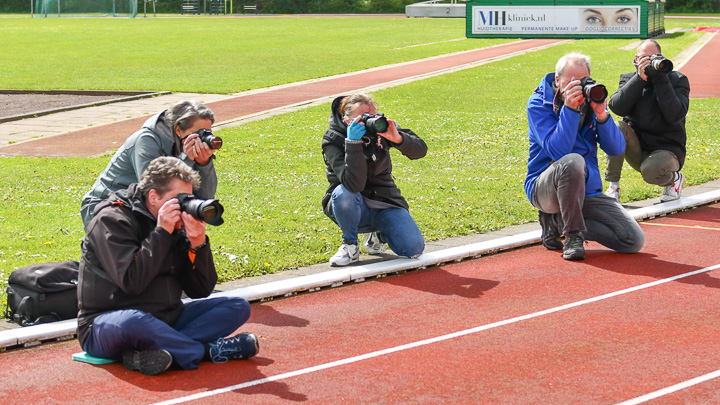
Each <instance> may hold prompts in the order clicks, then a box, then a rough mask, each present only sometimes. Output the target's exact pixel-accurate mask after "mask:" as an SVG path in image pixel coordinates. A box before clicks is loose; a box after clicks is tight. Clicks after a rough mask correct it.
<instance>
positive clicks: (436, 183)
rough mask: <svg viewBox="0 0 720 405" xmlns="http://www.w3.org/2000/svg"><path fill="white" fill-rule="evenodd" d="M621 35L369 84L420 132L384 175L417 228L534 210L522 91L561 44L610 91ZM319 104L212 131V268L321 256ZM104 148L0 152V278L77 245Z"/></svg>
mask: <svg viewBox="0 0 720 405" xmlns="http://www.w3.org/2000/svg"><path fill="white" fill-rule="evenodd" d="M433 21H434V20H433ZM674 21H675V20H673V21H668V25H671V24H673V23H674ZM700 25H702V24H700ZM702 35H703V33H698V32H682V33H676V34H673V35H671V36H670V37H669V38H667V39H664V40H662V41H661V43H662V44H663V47H664V51H665V53H666V55H667V56H669V57H670V58H672V57H673V56H675V55H677V53H679V52H680V51H682V50H683V49H684V48H685V47H687V46H688V45H690V44H692V43H693V42H694V41H696V40H697V39H698V38H700V36H702ZM631 42H633V40H629V39H626V40H619V39H616V40H612V39H597V40H583V41H573V42H571V43H568V44H563V45H560V46H556V47H553V48H549V49H546V50H543V51H539V52H535V53H530V54H526V55H523V56H518V57H513V58H511V59H508V60H503V61H499V62H495V63H491V64H488V65H484V66H481V67H477V68H473V69H468V70H464V71H460V72H456V73H453V74H448V75H444V76H439V77H433V78H429V79H426V80H422V81H418V82H413V83H409V84H405V85H402V86H398V87H395V88H390V89H386V90H382V91H377V92H375V93H374V96H375V98H376V99H377V101H378V102H379V103H380V111H383V112H385V113H386V114H387V115H388V116H389V117H391V118H394V119H396V120H397V121H398V122H399V124H400V125H401V126H404V127H407V128H411V129H413V130H415V131H416V132H417V133H418V134H420V135H421V136H422V137H423V138H424V139H425V140H426V142H427V143H428V146H429V153H428V156H427V157H425V158H424V159H420V160H417V161H409V160H407V159H405V158H404V157H402V155H400V154H399V153H396V151H395V152H393V153H395V154H394V166H395V168H394V174H395V176H396V179H397V183H398V185H399V186H400V188H401V189H402V190H403V194H404V195H405V196H406V197H407V198H408V200H409V202H410V205H411V213H412V214H413V216H414V217H415V219H416V220H417V222H418V224H419V226H420V228H421V230H422V231H423V233H424V235H425V237H426V239H427V240H438V239H442V238H447V237H452V236H459V235H465V234H472V233H478V232H488V231H491V230H495V229H500V228H503V227H506V226H509V225H513V224H520V223H526V222H530V221H535V220H536V215H537V213H536V211H535V210H534V209H533V208H532V206H531V205H530V204H529V202H528V201H527V198H526V197H525V194H524V191H523V181H524V178H525V171H526V161H527V135H526V133H527V121H526V117H525V105H526V102H527V99H528V97H529V95H530V94H531V92H532V90H533V89H534V88H535V87H536V86H537V84H538V83H539V81H540V79H541V77H542V76H543V75H544V74H545V73H547V72H549V71H552V70H553V69H554V65H555V62H556V61H557V59H558V58H559V57H560V56H562V55H563V54H564V53H566V52H569V51H580V52H584V53H587V54H589V55H591V56H592V59H593V77H594V78H595V79H597V80H598V81H600V82H602V83H604V84H606V85H607V86H608V88H609V90H610V91H611V92H612V91H614V90H615V88H616V86H617V81H618V77H619V75H620V73H622V72H627V71H630V70H631V69H632V65H631V63H630V61H631V60H632V56H633V54H634V51H633V50H630V51H624V50H619V48H621V47H623V46H625V45H627V44H629V43H631ZM719 108H720V99H706V100H692V101H691V106H690V113H689V115H688V119H687V129H688V157H687V160H686V166H685V168H684V169H683V172H684V173H685V174H686V176H687V178H688V183H689V184H690V185H692V184H700V183H702V182H706V181H709V180H712V179H716V178H718V177H720V168H718V164H717V162H718V161H720V145H719V143H720V141H718V139H717V137H716V136H714V134H715V133H716V131H717V115H716V114H717V111H718V109H719ZM328 114H329V105H327V104H325V105H321V106H317V107H312V108H308V109H306V110H302V111H298V112H295V113H292V114H284V115H280V116H276V117H272V118H268V119H265V120H261V121H256V122H251V123H248V124H245V125H243V126H240V127H236V128H231V129H226V130H223V131H220V132H219V135H221V136H222V137H223V140H224V141H225V144H224V146H223V148H222V149H221V150H220V151H219V152H218V159H217V162H216V167H217V170H218V176H219V183H220V184H219V189H218V195H217V196H218V198H219V199H220V200H221V202H222V203H223V204H224V205H225V208H226V212H225V219H226V223H225V224H224V225H222V226H220V227H210V230H209V234H210V237H211V239H212V246H213V251H214V253H215V259H216V262H217V265H218V266H217V267H218V271H219V273H220V275H221V279H222V280H230V279H235V278H239V277H244V276H249V275H258V274H264V273H272V272H277V271H282V270H285V269H289V268H293V267H299V266H305V265H309V264H314V263H320V262H325V261H327V260H328V258H329V257H330V255H331V254H332V253H334V251H335V250H336V249H337V246H338V244H339V240H340V231H339V229H338V228H337V226H336V225H335V224H334V223H332V222H331V221H330V220H329V219H327V218H326V217H325V216H324V215H323V214H322V211H321V207H320V199H321V198H322V196H323V194H324V192H325V189H326V187H327V181H326V179H325V175H324V164H323V161H322V156H321V153H320V139H321V136H322V134H323V132H324V131H325V129H326V127H327V117H328ZM108 160H109V156H102V157H93V158H87V159H77V158H54V159H46V158H20V157H15V158H0V164H1V165H2V168H3V169H4V173H5V175H4V176H3V177H2V178H1V179H0V199H1V200H2V204H0V238H2V240H3V241H5V242H4V243H3V245H2V247H0V285H1V284H2V283H3V282H4V281H5V280H6V278H7V276H8V275H9V274H10V272H12V271H13V270H14V269H15V268H17V267H20V266H24V265H27V264H32V263H38V262H47V261H59V260H73V259H74V260H77V259H79V257H80V240H81V238H82V236H83V232H82V225H81V221H80V218H79V215H78V211H79V202H80V199H81V197H82V195H83V194H84V192H85V191H86V190H87V189H88V188H89V187H90V185H91V184H92V182H93V181H94V179H95V178H96V176H97V175H98V173H99V172H100V171H101V170H102V169H103V168H104V167H105V165H106V164H107V162H108ZM600 160H601V162H602V161H603V160H604V159H602V158H601V159H600ZM601 170H602V168H601ZM623 191H624V195H623V201H625V202H627V201H632V200H638V199H644V198H647V197H655V196H658V195H659V194H660V192H661V188H660V187H657V186H650V185H647V184H645V183H644V182H643V181H642V179H641V177H640V176H639V174H638V173H636V172H634V171H632V170H631V169H630V168H629V167H628V166H627V165H626V168H625V171H624V173H623Z"/></svg>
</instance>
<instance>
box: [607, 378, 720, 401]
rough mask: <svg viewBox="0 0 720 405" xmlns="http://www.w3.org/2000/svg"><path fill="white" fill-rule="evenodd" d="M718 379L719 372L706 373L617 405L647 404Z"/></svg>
mask: <svg viewBox="0 0 720 405" xmlns="http://www.w3.org/2000/svg"><path fill="white" fill-rule="evenodd" d="M718 377H720V370H716V371H713V372H712V373H708V374H705V375H701V376H700V377H695V378H693V379H692V380H687V381H684V382H681V383H678V384H675V385H671V386H669V387H667V388H663V389H661V390H657V391H655V392H651V393H649V394H645V395H642V396H639V397H637V398H633V399H629V400H627V401H624V402H620V403H619V404H617V405H636V404H642V403H643V402H647V401H650V400H653V399H655V398H660V397H662V396H664V395H667V394H672V393H673V392H676V391H680V390H683V389H685V388H688V387H692V386H693V385H696V384H700V383H703V382H705V381H710V380H712V379H714V378H718Z"/></svg>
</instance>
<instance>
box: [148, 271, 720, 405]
mask: <svg viewBox="0 0 720 405" xmlns="http://www.w3.org/2000/svg"><path fill="white" fill-rule="evenodd" d="M718 268H720V264H716V265H714V266H710V267H705V268H704V269H699V270H695V271H691V272H688V273H684V274H679V275H677V276H673V277H669V278H664V279H661V280H657V281H653V282H650V283H646V284H641V285H638V286H635V287H630V288H626V289H624V290H619V291H615V292H611V293H608V294H603V295H598V296H597V297H592V298H588V299H585V300H582V301H577V302H573V303H570V304H566V305H562V306H559V307H555V308H550V309H546V310H543V311H539V312H534V313H532V314H527V315H522V316H517V317H515V318H510V319H506V320H503V321H499V322H494V323H490V324H487V325H481V326H477V327H475V328H471V329H465V330H461V331H459V332H454V333H450V334H447V335H442V336H437V337H434V338H430V339H425V340H420V341H417V342H413V343H408V344H404V345H401V346H395V347H390V348H387V349H383V350H378V351H375V352H370V353H366V354H362V355H359V356H355V357H349V358H346V359H342V360H336V361H332V362H329V363H325V364H320V365H317V366H313V367H307V368H303V369H300V370H296V371H290V372H287V373H283V374H278V375H275V376H272V377H266V378H261V379H259V380H253V381H248V382H244V383H242V384H236V385H230V386H228V387H224V388H218V389H214V390H211V391H206V392H201V393H197V394H193V395H188V396H185V397H179V398H175V399H170V400H167V401H163V402H157V403H156V404H155V405H170V404H180V403H183V402H188V401H194V400H197V399H201V398H207V397H211V396H214V395H219V394H223V393H226V392H230V391H236V390H241V389H244V388H248V387H253V386H256V385H261V384H265V383H268V382H272V381H279V380H285V379H288V378H292V377H297V376H300V375H303V374H310V373H314V372H316V371H321V370H326V369H329V368H333V367H339V366H343V365H346V364H351V363H356V362H359V361H362V360H367V359H372V358H374V357H380V356H384V355H386V354H391V353H395V352H399V351H403V350H408V349H412V348H415V347H420V346H425V345H429V344H432V343H437V342H442V341H444V340H449V339H454V338H457V337H461V336H465V335H470V334H473V333H478V332H482V331H485V330H488V329H493V328H497V327H499V326H505V325H510V324H513V323H517V322H520V321H526V320H528V319H533V318H537V317H540V316H543V315H549V314H552V313H555V312H560V311H564V310H566V309H570V308H575V307H579V306H581V305H586V304H591V303H594V302H598V301H602V300H605V299H608V298H613V297H617V296H619V295H623V294H629V293H631V292H635V291H640V290H643V289H646V288H650V287H655V286H657V285H661V284H665V283H669V282H671V281H675V280H679V279H682V278H686V277H691V276H694V275H697V274H701V273H706V272H708V271H712V270H715V269H718Z"/></svg>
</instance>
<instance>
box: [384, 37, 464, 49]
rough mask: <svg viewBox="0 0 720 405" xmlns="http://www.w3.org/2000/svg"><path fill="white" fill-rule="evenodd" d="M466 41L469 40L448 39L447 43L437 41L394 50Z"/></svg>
mask: <svg viewBox="0 0 720 405" xmlns="http://www.w3.org/2000/svg"><path fill="white" fill-rule="evenodd" d="M466 39H467V38H455V39H448V40H445V41H435V42H427V43H424V44H415V45H407V46H401V47H399V48H393V49H406V48H415V47H418V46H425V45H435V44H442V43H445V42H455V41H464V40H466Z"/></svg>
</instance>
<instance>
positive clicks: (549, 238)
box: [538, 211, 563, 250]
mask: <svg viewBox="0 0 720 405" xmlns="http://www.w3.org/2000/svg"><path fill="white" fill-rule="evenodd" d="M538 214H539V217H540V227H541V228H542V244H543V246H545V247H546V248H547V249H548V250H561V249H562V248H563V244H562V242H560V232H559V231H558V223H557V221H556V220H555V215H554V214H547V213H545V212H542V211H538Z"/></svg>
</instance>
